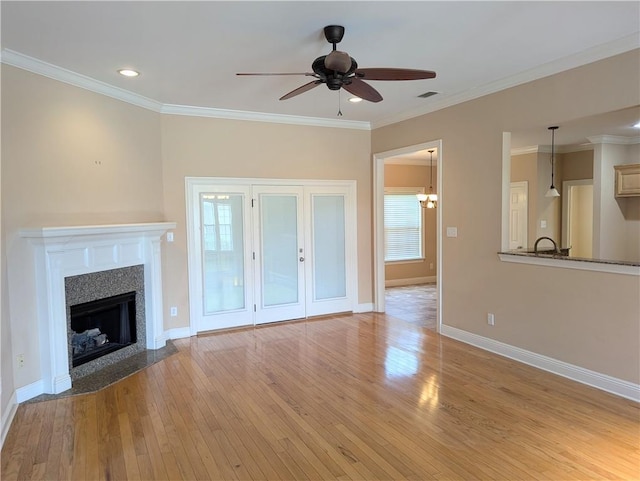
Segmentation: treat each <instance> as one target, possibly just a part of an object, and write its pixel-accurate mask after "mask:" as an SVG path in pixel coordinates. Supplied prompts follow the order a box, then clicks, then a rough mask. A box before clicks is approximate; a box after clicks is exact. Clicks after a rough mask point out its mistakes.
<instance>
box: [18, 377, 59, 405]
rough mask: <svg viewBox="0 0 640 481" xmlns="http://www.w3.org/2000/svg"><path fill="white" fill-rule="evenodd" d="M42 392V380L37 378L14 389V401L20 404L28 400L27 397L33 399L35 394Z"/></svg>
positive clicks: (38, 394)
mask: <svg viewBox="0 0 640 481" xmlns="http://www.w3.org/2000/svg"><path fill="white" fill-rule="evenodd" d="M69 387H71V386H69ZM43 393H44V380H42V379H39V380H38V381H35V382H32V383H31V384H27V385H26V386H22V387H19V388H18V389H16V393H15V396H16V402H17V403H18V404H20V403H22V402H25V401H28V400H29V399H33V398H34V397H36V396H40V394H43Z"/></svg>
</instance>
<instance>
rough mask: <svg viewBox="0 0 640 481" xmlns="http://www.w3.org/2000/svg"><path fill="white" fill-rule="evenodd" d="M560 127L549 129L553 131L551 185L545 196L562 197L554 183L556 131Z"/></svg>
mask: <svg viewBox="0 0 640 481" xmlns="http://www.w3.org/2000/svg"><path fill="white" fill-rule="evenodd" d="M557 129H558V127H557V126H554V127H549V130H550V131H551V187H549V190H548V191H547V193H546V194H545V195H544V196H545V197H560V192H558V189H556V187H555V185H553V174H554V172H553V169H554V160H555V159H554V154H555V133H556V130H557Z"/></svg>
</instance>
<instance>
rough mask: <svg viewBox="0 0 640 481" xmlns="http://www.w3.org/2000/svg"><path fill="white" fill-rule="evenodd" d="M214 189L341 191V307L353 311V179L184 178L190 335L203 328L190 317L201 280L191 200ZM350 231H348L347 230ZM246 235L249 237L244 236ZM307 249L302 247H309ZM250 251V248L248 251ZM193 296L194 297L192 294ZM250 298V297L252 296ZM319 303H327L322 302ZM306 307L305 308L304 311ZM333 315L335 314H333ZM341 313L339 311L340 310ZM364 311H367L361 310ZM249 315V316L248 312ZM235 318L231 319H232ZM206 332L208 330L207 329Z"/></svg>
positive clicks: (355, 286)
mask: <svg viewBox="0 0 640 481" xmlns="http://www.w3.org/2000/svg"><path fill="white" fill-rule="evenodd" d="M215 186H222V187H226V186H234V187H238V188H240V187H243V188H244V187H247V188H249V189H250V190H251V189H253V188H254V187H258V186H272V187H273V186H278V187H285V186H288V187H302V188H304V195H305V196H306V195H307V194H311V191H310V188H313V187H318V188H321V189H322V188H324V189H331V188H340V189H342V190H344V191H345V192H341V193H345V194H346V198H347V203H346V204H345V209H346V210H345V221H346V225H345V228H346V232H345V235H346V240H347V244H348V245H347V246H346V249H347V258H348V260H347V271H348V272H347V297H346V298H345V299H344V300H345V301H347V303H348V307H345V308H344V309H343V311H348V310H351V309H352V308H353V306H354V305H357V297H358V284H359V280H358V275H357V266H358V251H357V243H358V239H357V229H356V228H355V227H351V226H355V220H356V219H357V215H358V214H357V195H358V193H357V182H356V181H355V180H322V179H269V178H242V177H241V178H236V177H185V206H186V216H187V259H188V267H189V269H188V279H189V293H190V295H189V299H190V301H189V309H190V311H191V315H190V316H189V332H190V335H191V336H195V335H197V334H198V332H199V330H202V331H204V330H205V329H201V326H200V325H199V324H200V321H199V319H200V316H199V315H193V313H194V312H196V313H197V312H198V310H199V309H200V305H199V302H201V295H199V294H198V292H199V291H200V286H201V281H200V272H199V268H198V267H194V266H199V264H200V257H199V252H200V248H199V246H198V239H197V237H196V236H195V232H196V229H197V228H198V222H199V221H198V218H197V216H196V215H195V212H196V207H197V202H198V201H197V198H196V197H194V194H195V192H196V191H197V189H199V188H212V187H215ZM250 197H251V196H249V200H250ZM350 219H353V221H351V220H350ZM350 229H351V232H349V230H350ZM245 230H246V232H247V233H250V232H251V227H250V226H246V227H245ZM248 235H249V234H248ZM309 247H310V246H306V248H309ZM250 251H251V249H250ZM246 265H247V266H250V265H251V262H250V261H247V262H246ZM249 277H251V278H253V275H251V276H249V274H246V278H247V279H248V278H249ZM194 293H195V294H196V295H194ZM252 296H253V294H252ZM254 302H255V299H254V298H253V297H252V300H251V302H248V303H246V305H247V306H250V305H251V304H254ZM323 304H325V305H326V304H327V303H324V302H323ZM308 308H309V306H307V309H308ZM336 312H337V311H336ZM341 312H342V311H341ZM363 312H368V311H363ZM317 314H318V313H311V314H310V315H317ZM252 316H253V313H252ZM236 317H237V316H234V318H236ZM233 322H234V324H232V325H231V324H230V325H223V324H220V325H219V326H217V327H216V329H218V328H220V329H224V328H229V327H238V325H239V324H238V321H237V319H234V321H233ZM242 322H243V324H242V325H246V326H250V325H253V324H254V322H255V317H253V321H252V322H246V323H245V322H244V321H242ZM207 330H209V329H207Z"/></svg>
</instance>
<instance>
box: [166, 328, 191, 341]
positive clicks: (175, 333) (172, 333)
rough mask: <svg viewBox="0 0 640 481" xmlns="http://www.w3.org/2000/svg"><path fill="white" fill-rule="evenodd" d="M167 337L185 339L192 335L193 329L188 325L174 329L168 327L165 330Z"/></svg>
mask: <svg viewBox="0 0 640 481" xmlns="http://www.w3.org/2000/svg"><path fill="white" fill-rule="evenodd" d="M164 337H165V339H184V338H187V337H191V329H190V328H189V326H187V327H174V328H173V329H167V330H166V331H164Z"/></svg>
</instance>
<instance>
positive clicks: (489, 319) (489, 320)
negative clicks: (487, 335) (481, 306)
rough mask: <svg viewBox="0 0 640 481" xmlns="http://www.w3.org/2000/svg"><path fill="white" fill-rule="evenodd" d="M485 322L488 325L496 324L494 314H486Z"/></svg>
mask: <svg viewBox="0 0 640 481" xmlns="http://www.w3.org/2000/svg"><path fill="white" fill-rule="evenodd" d="M487 324H489V325H490V326H495V325H496V316H495V315H494V314H493V313H491V312H490V313H488V314H487Z"/></svg>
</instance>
